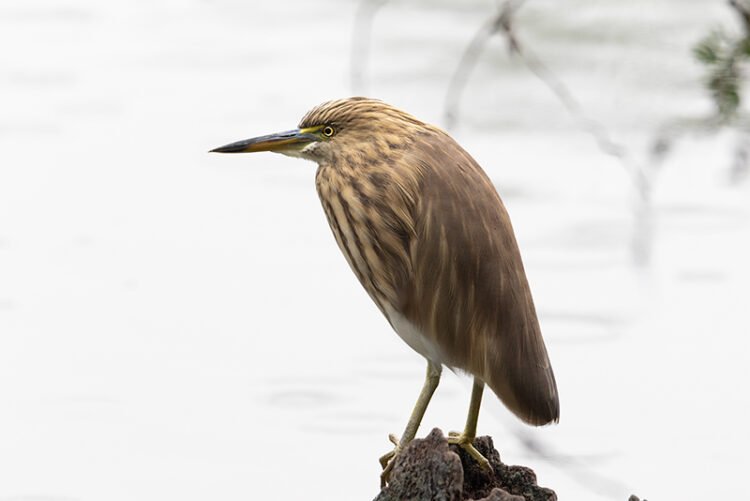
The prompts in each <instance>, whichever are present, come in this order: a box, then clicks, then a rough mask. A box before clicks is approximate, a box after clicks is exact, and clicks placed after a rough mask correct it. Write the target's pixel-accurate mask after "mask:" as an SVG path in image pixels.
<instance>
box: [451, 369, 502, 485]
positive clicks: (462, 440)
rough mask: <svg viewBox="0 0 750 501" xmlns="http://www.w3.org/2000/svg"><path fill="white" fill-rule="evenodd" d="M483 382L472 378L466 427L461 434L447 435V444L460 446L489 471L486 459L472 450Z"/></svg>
mask: <svg viewBox="0 0 750 501" xmlns="http://www.w3.org/2000/svg"><path fill="white" fill-rule="evenodd" d="M483 391H484V381H481V380H479V379H477V378H474V386H473V387H472V389H471V402H470V403H469V414H468V415H467V416H466V427H464V432H463V433H457V432H455V431H453V432H450V433H449V434H448V443H450V444H456V445H459V446H461V447H462V448H463V449H464V450H465V451H466V452H468V453H469V454H470V455H471V457H473V458H474V459H476V461H477V462H478V463H479V466H481V467H482V468H484V469H485V470H491V469H492V467H491V466H490V462H489V461H487V458H485V457H484V456H482V454H481V453H480V452H479V451H478V450H476V449H475V448H474V439H475V438H476V437H477V421H478V420H479V407H480V405H481V404H482V392H483Z"/></svg>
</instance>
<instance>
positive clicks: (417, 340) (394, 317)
mask: <svg viewBox="0 0 750 501" xmlns="http://www.w3.org/2000/svg"><path fill="white" fill-rule="evenodd" d="M385 314H386V315H387V317H388V320H389V321H390V322H391V325H392V326H393V329H394V330H395V331H396V334H398V335H399V337H400V338H401V339H403V340H404V342H405V343H406V344H408V345H409V346H410V347H411V349H412V350H414V351H416V352H417V353H419V354H420V355H422V356H423V357H425V358H426V359H428V360H431V361H433V362H435V363H437V364H442V363H443V362H442V357H441V355H440V348H439V347H438V346H437V345H436V344H435V343H434V342H433V341H432V340H431V339H430V338H428V337H427V336H425V335H424V334H423V333H422V331H421V329H420V328H419V327H417V326H416V325H414V324H413V323H411V322H410V321H409V320H408V319H407V318H406V317H404V316H403V315H401V314H400V313H399V312H397V311H396V310H394V309H393V308H392V307H391V306H390V305H389V304H387V303H386V305H385Z"/></svg>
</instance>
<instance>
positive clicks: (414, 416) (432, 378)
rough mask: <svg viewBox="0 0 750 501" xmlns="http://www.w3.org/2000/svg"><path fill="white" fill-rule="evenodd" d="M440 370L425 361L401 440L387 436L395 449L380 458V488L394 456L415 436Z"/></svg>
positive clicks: (388, 472) (385, 479) (437, 381)
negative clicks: (422, 375)
mask: <svg viewBox="0 0 750 501" xmlns="http://www.w3.org/2000/svg"><path fill="white" fill-rule="evenodd" d="M442 370H443V368H442V366H441V365H438V364H436V363H434V362H432V361H429V360H428V361H427V375H426V377H425V380H424V385H423V386H422V391H421V392H420V394H419V398H418V399H417V403H416V404H415V405H414V410H413V411H412V412H411V417H410V418H409V422H408V423H406V428H405V429H404V434H403V435H401V440H397V439H396V437H395V436H394V435H393V434H391V435H389V437H388V438H389V439H390V441H391V442H393V444H394V445H395V446H396V447H394V448H393V450H392V451H391V452H389V453H387V454H384V455H383V456H382V457H381V458H380V466H382V467H383V473H382V474H381V475H380V483H381V486H384V485H385V483H386V482H387V481H388V476H389V475H390V473H391V470H392V469H393V463H394V461H393V460H394V459H395V457H396V455H398V453H399V452H401V450H402V449H403V448H404V447H406V445H407V444H408V443H409V442H411V441H412V440H413V439H414V437H415V436H416V434H417V430H418V429H419V424H420V423H421V422H422V418H423V417H424V413H425V411H426V410H427V405H428V404H429V403H430V399H431V398H432V394H433V393H435V389H436V388H437V387H438V383H440V373H441V372H442Z"/></svg>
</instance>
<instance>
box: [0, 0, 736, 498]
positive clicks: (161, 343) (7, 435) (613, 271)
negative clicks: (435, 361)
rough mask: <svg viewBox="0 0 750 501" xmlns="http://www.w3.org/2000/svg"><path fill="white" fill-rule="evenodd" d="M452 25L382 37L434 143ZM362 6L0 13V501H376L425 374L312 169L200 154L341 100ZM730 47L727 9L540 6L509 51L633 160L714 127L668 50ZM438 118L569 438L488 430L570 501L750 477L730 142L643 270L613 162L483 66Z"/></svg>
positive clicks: (474, 24)
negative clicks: (445, 121)
mask: <svg viewBox="0 0 750 501" xmlns="http://www.w3.org/2000/svg"><path fill="white" fill-rule="evenodd" d="M455 3H457V2H447V1H442V2H427V1H412V2H406V1H404V2H399V1H394V2H392V3H391V4H389V5H386V6H385V7H384V8H383V9H382V10H381V11H380V12H379V13H378V15H377V17H376V18H375V19H374V23H373V37H372V42H371V43H372V45H371V48H372V53H371V59H370V61H369V63H368V64H367V65H366V75H367V79H366V85H367V88H368V93H369V94H370V95H373V96H376V97H380V98H383V99H385V100H387V101H390V102H393V103H394V104H397V105H399V106H402V107H404V108H406V109H407V110H409V111H411V112H412V113H414V114H415V115H417V116H419V117H422V118H424V119H427V120H430V121H433V122H435V123H438V124H442V122H441V121H442V111H443V109H442V104H443V98H444V92H445V89H446V86H447V83H448V79H449V77H450V74H451V71H452V69H453V68H454V65H455V64H456V63H457V60H458V57H459V56H460V54H461V52H462V50H463V48H464V46H465V44H466V43H468V40H469V39H470V37H471V36H472V35H473V33H474V31H475V30H476V29H477V28H478V26H479V25H480V24H481V23H482V21H483V20H484V19H485V17H486V16H487V15H488V13H489V11H490V9H491V8H492V5H493V4H492V3H491V2H480V1H477V2H471V3H470V4H466V3H464V4H462V5H463V6H462V7H460V8H457V7H456V6H455V5H454V4H455ZM355 5H356V4H355V3H352V2H345V1H343V0H338V1H336V0H329V1H320V2H301V1H287V2H268V3H252V4H251V3H249V2H239V1H235V2H231V1H210V2H209V1H188V0H185V1H177V0H174V1H152V2H108V3H103V2H93V1H85V0H68V1H65V2H58V1H52V0H49V1H46V2H45V1H5V2H3V3H2V4H1V5H0V43H2V46H3V47H4V49H3V51H2V52H0V68H2V69H0V109H2V112H1V113H0V500H1V501H9V500H73V499H76V500H132V499H138V500H140V501H148V500H162V499H178V498H179V499H184V500H193V499H195V500H198V499H201V500H203V499H226V500H230V499H248V498H251V499H255V498H263V497H267V498H283V499H286V498H288V499H297V498H302V497H303V496H304V497H305V498H306V499H341V500H350V499H370V498H371V497H373V496H374V495H375V493H376V492H377V484H378V474H379V466H378V464H377V458H378V457H379V456H380V455H381V454H382V453H384V452H386V451H387V450H388V448H389V445H390V444H389V443H388V441H387V439H386V436H387V434H388V433H389V432H397V433H399V432H400V431H401V430H402V428H403V425H404V423H405V420H406V418H407V416H408V413H409V411H410V409H411V406H412V404H413V400H414V398H415V397H416V394H417V393H418V391H419V387H420V385H421V378H422V376H423V370H424V367H423V361H422V360H421V359H420V358H419V356H418V355H416V354H414V353H412V352H411V351H410V350H409V349H408V347H406V345H404V344H403V343H402V342H401V341H400V340H399V339H398V337H397V336H396V335H394V334H393V333H392V332H390V328H389V327H388V325H387V323H386V322H385V321H384V320H383V319H382V318H381V316H380V314H379V313H378V312H377V310H376V309H375V308H374V306H373V305H372V304H371V303H370V300H369V298H368V297H367V296H366V294H365V293H364V291H362V290H361V288H360V286H359V284H358V283H357V282H356V279H355V278H354V276H353V274H352V273H351V272H350V271H349V269H348V267H347V265H346V263H345V261H344V259H343V258H342V256H340V255H339V251H338V249H337V248H336V246H335V243H334V240H333V238H332V237H331V235H330V232H329V230H328V228H327V225H326V223H325V220H324V217H323V213H322V210H321V209H320V207H319V204H318V200H317V196H316V194H315V190H314V187H313V175H314V166H313V165H312V164H305V163H303V162H299V161H294V160H291V159H288V158H283V157H281V156H273V155H270V154H269V155H259V156H253V157H249V156H235V157H227V156H210V155H208V154H206V153H205V152H206V151H207V150H208V149H210V148H212V147H215V146H218V145H221V144H225V143H227V142H229V141H233V140H237V139H242V138H245V137H250V136H252V135H256V134H261V133H266V132H271V131H276V130H284V129H288V128H290V127H293V126H294V125H296V123H297V121H298V119H299V118H300V116H301V115H302V114H303V113H304V112H305V111H306V110H307V109H308V108H309V107H311V106H312V105H314V104H317V103H318V102H320V101H323V100H325V99H329V98H333V97H340V96H345V95H348V94H349V93H350V92H351V90H350V88H349V78H350V75H349V50H350V43H351V30H352V21H353V18H354V14H355ZM732 20H733V19H732V17H731V16H730V15H729V13H728V11H726V10H725V7H724V4H723V3H722V2H708V1H693V2H684V1H676V0H671V1H667V0H663V1H658V2H653V1H650V2H646V1H637V2H627V3H623V2H613V1H612V2H610V1H608V2H590V1H570V2H565V5H564V6H561V4H560V2H551V1H536V2H531V3H530V4H529V5H528V6H527V7H525V8H524V10H522V11H521V14H520V16H519V19H518V23H519V25H518V28H519V35H520V36H521V39H522V40H523V41H525V42H526V43H528V44H529V47H531V48H533V49H534V51H535V53H536V54H537V55H538V56H539V57H540V58H542V59H543V60H544V61H545V62H546V63H547V64H548V65H549V66H550V67H551V68H552V69H553V70H554V71H556V72H557V73H558V76H559V77H560V78H562V79H563V80H564V81H565V83H566V84H567V85H569V87H570V88H571V89H572V90H573V91H574V92H575V93H576V97H577V98H578V99H579V100H580V101H581V103H582V105H583V106H584V108H585V110H586V112H587V113H588V114H589V115H590V116H592V117H593V118H595V119H597V120H599V121H600V122H602V123H603V124H604V125H605V127H607V129H608V130H609V131H610V133H611V134H612V135H613V136H616V138H617V139H618V140H619V141H622V142H623V143H624V144H625V145H626V146H627V147H628V149H629V151H630V152H631V154H632V155H633V157H634V159H635V161H636V162H640V161H643V159H644V158H645V147H646V145H647V143H648V141H649V139H650V138H651V137H652V134H653V131H654V130H655V129H656V128H657V127H658V125H659V124H661V123H662V122H663V121H666V120H670V119H672V118H674V117H676V116H692V115H697V114H700V113H703V112H706V111H707V110H709V109H710V103H709V102H708V100H707V99H705V96H704V93H703V91H702V89H701V86H700V82H699V80H700V75H701V72H700V67H699V66H698V65H696V64H695V63H693V62H692V60H691V59H690V57H689V49H690V47H691V45H692V44H693V43H694V42H695V41H697V40H698V39H699V38H700V37H701V36H702V35H704V34H705V33H706V32H707V31H708V30H709V29H710V28H712V27H714V26H716V25H717V24H718V23H721V22H724V23H730V22H731V21H732ZM460 118H461V121H460V122H459V126H458V128H456V129H455V130H454V131H453V132H454V134H455V136H456V137H457V138H458V139H459V141H460V142H461V143H462V144H464V145H465V146H466V148H467V149H468V150H469V151H470V152H471V153H472V154H473V155H475V157H476V158H477V159H478V160H479V161H480V163H481V164H482V165H483V166H485V168H486V169H487V171H488V172H489V174H490V175H491V177H492V178H493V179H494V180H495V181H496V183H497V185H498V188H499V190H500V191H501V193H502V194H503V195H504V196H505V199H506V202H507V205H508V207H509V210H510V211H511V214H512V216H513V221H514V225H515V227H516V231H517V234H518V237H519V241H520V244H521V247H522V251H523V253H524V256H525V262H526V266H527V271H528V274H529V277H530V280H531V282H532V286H533V290H534V293H535V297H536V301H537V306H538V309H539V311H540V314H541V320H542V323H543V327H544V331H545V336H546V339H547V343H548V347H549V351H550V354H551V357H552V359H553V363H554V366H555V370H556V374H557V379H558V382H559V385H560V392H561V397H562V421H561V423H560V425H559V426H555V427H549V428H544V429H541V430H532V429H528V428H525V427H523V426H522V425H521V424H520V423H518V422H517V421H516V420H515V419H514V418H513V417H512V416H510V415H509V414H508V412H507V411H506V410H504V409H503V408H502V406H501V405H500V404H499V403H498V402H497V401H496V400H495V399H494V397H491V396H490V395H488V398H487V399H486V403H485V407H484V412H483V414H482V419H481V420H480V433H486V434H491V435H493V436H494V437H495V443H496V444H497V445H498V447H499V448H500V450H501V453H502V454H503V458H504V459H505V460H506V461H508V462H511V463H523V464H527V465H529V466H532V467H533V468H535V469H536V471H537V472H538V475H539V480H540V483H541V484H542V485H547V486H550V487H553V488H555V489H556V490H557V492H558V494H559V496H560V499H563V500H565V499H576V500H584V499H621V500H624V499H627V495H628V494H629V493H631V492H634V493H637V494H639V495H640V496H642V497H644V496H645V497H648V498H649V499H699V498H706V497H712V498H713V497H715V498H720V497H722V496H724V497H726V496H731V495H733V494H734V492H735V491H736V489H737V484H739V483H740V482H741V481H742V480H741V479H742V478H743V475H744V473H745V472H746V471H747V469H748V467H749V466H750V463H749V462H748V460H747V457H746V454H745V453H744V452H745V450H746V449H747V447H748V446H749V445H750V432H748V428H747V425H746V423H745V421H746V420H747V417H748V410H749V409H750V396H749V395H750V393H749V392H748V391H747V389H746V388H745V385H746V383H747V381H748V376H750V374H748V369H747V367H748V361H749V360H748V357H749V356H748V348H749V346H748V345H749V344H750V342H749V341H748V320H749V318H748V301H747V299H748V292H749V291H748V285H747V284H748V283H749V282H748V280H749V279H750V267H749V266H748V259H747V256H748V255H750V238H749V237H750V232H749V231H750V197H748V189H749V188H748V186H747V184H744V185H739V186H734V187H729V186H728V184H727V175H728V166H729V163H730V155H729V152H730V150H729V146H730V145H731V141H732V140H733V138H732V137H731V136H730V135H727V134H724V135H720V136H718V137H716V138H706V139H701V138H698V139H690V140H688V141H686V142H684V143H681V145H680V147H679V148H678V149H677V151H676V153H675V154H674V155H673V156H672V157H670V158H669V159H668V161H667V162H666V164H665V166H664V172H663V173H662V174H661V175H660V178H659V182H658V183H657V185H656V189H655V191H654V201H655V216H656V218H655V220H654V223H653V224H654V238H655V239H654V247H653V259H652V264H651V266H650V267H648V268H646V269H645V270H643V269H641V270H639V269H638V268H636V267H634V266H633V261H632V253H631V248H630V246H631V240H632V232H633V227H634V222H633V215H632V198H633V193H632V189H631V188H630V185H629V180H628V177H627V175H626V174H625V170H624V169H623V167H622V165H620V163H619V162H618V161H617V160H616V159H613V158H611V157H608V156H605V155H603V154H602V153H601V152H600V151H599V150H598V149H597V147H596V145H595V143H594V141H593V140H592V139H591V137H589V136H588V135H586V134H585V133H582V132H580V130H579V129H578V128H577V126H576V122H575V121H574V120H573V119H572V118H571V117H570V115H569V114H567V113H566V112H565V110H564V108H563V107H562V106H561V105H560V103H559V102H558V101H557V100H556V99H555V98H554V96H552V94H551V93H550V92H549V90H548V89H547V88H546V87H545V86H544V85H542V84H541V83H540V82H539V81H538V80H537V79H535V77H533V76H532V75H530V74H529V72H528V71H526V70H525V68H524V67H523V66H522V65H521V64H519V63H518V62H513V61H511V60H509V59H508V57H507V53H506V51H505V50H504V47H503V44H502V43H501V42H500V41H495V42H493V43H491V44H490V49H489V51H488V52H487V53H486V55H485V56H484V57H483V58H482V59H481V61H480V64H479V66H478V67H477V70H476V72H475V73H474V74H473V76H472V78H471V79H470V81H469V86H468V87H467V89H466V91H465V92H464V94H463V100H462V107H461V115H460ZM468 396H469V384H468V380H467V379H466V378H459V377H456V376H454V375H453V374H451V373H449V372H446V375H445V377H444V379H443V382H442V383H441V387H440V388H439V390H438V393H437V394H436V397H435V399H434V401H433V404H432V405H431V407H430V409H429V410H428V413H427V415H426V417H425V420H424V423H423V428H422V430H421V432H422V434H424V433H426V432H427V431H428V430H429V429H430V428H431V427H433V426H440V427H441V428H443V429H444V430H446V431H447V430H450V429H459V428H461V426H462V425H463V420H464V413H465V411H466V405H467V403H468ZM539 447H541V448H542V452H543V453H542V454H540V453H539V452H538V451H537V452H535V450H536V448H539ZM332 470H333V471H332ZM292 471H294V474H293V475H291V473H290V472H292ZM290 475H291V476H290ZM332 475H335V477H336V479H337V485H338V486H340V487H339V488H340V491H334V492H331V491H330V490H329V486H328V485H327V482H328V480H329V478H331V476H332ZM712 476H717V477H718V478H720V479H721V480H722V481H720V482H715V481H712V480H711V477H712Z"/></svg>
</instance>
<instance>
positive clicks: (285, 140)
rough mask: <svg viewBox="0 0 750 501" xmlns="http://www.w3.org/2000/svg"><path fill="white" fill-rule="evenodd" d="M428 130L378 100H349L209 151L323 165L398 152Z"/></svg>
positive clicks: (331, 104) (326, 105)
mask: <svg viewBox="0 0 750 501" xmlns="http://www.w3.org/2000/svg"><path fill="white" fill-rule="evenodd" d="M426 127H429V126H427V125H426V124H424V123H423V122H420V121H419V120H417V119H416V118H414V117H412V116H411V115H408V114H407V113H404V112H403V111H400V110H398V109H396V108H394V107H393V106H390V105H388V104H386V103H384V102H382V101H378V100H376V99H369V98H364V97H351V98H347V99H338V100H335V101H328V102H326V103H323V104H321V105H319V106H316V107H315V108H313V109H312V110H310V111H309V112H307V114H306V115H305V116H304V117H302V120H301V121H300V123H299V126H298V127H297V128H296V129H292V130H288V131H284V132H277V133H275V134H268V135H265V136H259V137H254V138H252V139H245V140H243V141H237V142H235V143H230V144H227V145H225V146H220V147H219V148H215V149H213V150H211V151H212V152H217V153H252V152H256V151H272V152H275V153H282V154H284V155H288V156H292V157H300V158H305V159H308V160H313V161H315V162H318V163H324V162H332V161H334V159H335V158H338V157H341V156H344V155H346V154H353V153H357V152H361V151H366V150H368V149H371V150H374V151H390V150H393V149H398V147H399V146H400V145H403V144H404V142H406V141H408V140H410V138H411V137H413V135H414V134H415V133H417V132H418V131H419V130H420V129H424V128H426Z"/></svg>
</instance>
